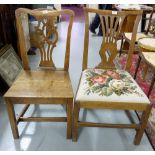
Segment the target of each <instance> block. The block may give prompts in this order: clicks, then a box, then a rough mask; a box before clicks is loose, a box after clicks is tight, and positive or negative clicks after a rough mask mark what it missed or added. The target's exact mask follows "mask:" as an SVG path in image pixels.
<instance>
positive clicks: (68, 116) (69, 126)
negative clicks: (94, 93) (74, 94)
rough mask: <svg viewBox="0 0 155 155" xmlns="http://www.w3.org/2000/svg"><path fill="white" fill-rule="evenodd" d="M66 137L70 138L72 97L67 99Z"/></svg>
mask: <svg viewBox="0 0 155 155" xmlns="http://www.w3.org/2000/svg"><path fill="white" fill-rule="evenodd" d="M66 111H67V139H71V138H72V112H73V99H71V100H68V101H67V105H66Z"/></svg>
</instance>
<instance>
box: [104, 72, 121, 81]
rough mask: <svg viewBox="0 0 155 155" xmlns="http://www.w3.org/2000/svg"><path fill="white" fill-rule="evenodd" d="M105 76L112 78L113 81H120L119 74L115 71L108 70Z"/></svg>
mask: <svg viewBox="0 0 155 155" xmlns="http://www.w3.org/2000/svg"><path fill="white" fill-rule="evenodd" d="M106 74H107V75H108V76H110V77H111V78H113V79H116V80H120V79H121V77H120V75H119V73H117V72H116V71H112V70H109V71H107V72H106Z"/></svg>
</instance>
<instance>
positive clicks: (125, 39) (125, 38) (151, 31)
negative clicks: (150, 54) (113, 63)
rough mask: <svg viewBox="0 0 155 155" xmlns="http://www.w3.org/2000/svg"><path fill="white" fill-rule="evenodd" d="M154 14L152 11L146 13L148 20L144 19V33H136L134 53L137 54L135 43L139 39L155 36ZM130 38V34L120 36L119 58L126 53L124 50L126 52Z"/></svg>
mask: <svg viewBox="0 0 155 155" xmlns="http://www.w3.org/2000/svg"><path fill="white" fill-rule="evenodd" d="M154 12H155V10H154V9H153V10H152V11H148V12H146V13H147V14H148V13H150V15H149V18H146V19H145V20H146V21H148V26H147V28H146V30H145V32H138V33H136V40H135V53H137V52H138V48H137V42H138V40H139V39H141V38H147V37H153V36H155V24H154V23H155V20H154V19H152V17H153V13H154ZM143 20H144V19H143ZM131 37H132V33H131V32H124V33H123V34H122V39H121V47H120V56H121V54H122V53H123V52H125V53H126V50H128V48H129V43H130V41H131Z"/></svg>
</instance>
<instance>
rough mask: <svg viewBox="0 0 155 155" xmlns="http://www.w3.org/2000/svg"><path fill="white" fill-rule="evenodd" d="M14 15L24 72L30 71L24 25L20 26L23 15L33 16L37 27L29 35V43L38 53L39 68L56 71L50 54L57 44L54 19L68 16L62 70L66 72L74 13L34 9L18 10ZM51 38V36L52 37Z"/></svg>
mask: <svg viewBox="0 0 155 155" xmlns="http://www.w3.org/2000/svg"><path fill="white" fill-rule="evenodd" d="M15 14H16V26H17V33H18V40H19V50H20V55H21V59H22V62H23V67H24V69H25V70H30V66H29V61H28V56H27V47H26V42H27V38H26V37H25V35H24V25H23V24H22V20H21V19H22V18H21V17H23V15H25V16H28V15H30V16H33V17H34V18H35V20H36V21H37V25H36V26H35V27H34V32H31V33H30V36H29V37H30V41H31V43H33V45H34V46H35V47H36V48H38V49H39V51H40V64H39V66H40V67H43V68H50V69H53V70H57V68H56V66H55V64H54V62H53V59H52V53H53V50H54V47H56V44H57V42H58V32H57V28H56V27H55V19H56V18H57V17H58V16H60V15H63V14H67V15H69V17H70V19H69V25H68V31H67V41H66V51H65V60H64V68H63V70H65V71H68V68H69V58H70V40H71V30H72V25H73V19H74V12H73V11H71V10H61V11H55V10H51V9H35V10H30V9H26V8H19V9H17V10H16V11H15ZM53 35H54V37H53V38H51V36H53Z"/></svg>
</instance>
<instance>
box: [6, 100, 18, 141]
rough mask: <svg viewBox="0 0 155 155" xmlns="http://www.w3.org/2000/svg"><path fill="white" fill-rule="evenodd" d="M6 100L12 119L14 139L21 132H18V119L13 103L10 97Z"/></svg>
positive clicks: (10, 118)
mask: <svg viewBox="0 0 155 155" xmlns="http://www.w3.org/2000/svg"><path fill="white" fill-rule="evenodd" d="M5 102H6V107H7V112H8V116H9V120H10V125H11V129H12V133H13V137H14V139H18V138H19V133H18V127H17V121H16V116H15V111H14V106H13V103H11V102H10V101H9V100H8V99H5Z"/></svg>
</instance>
